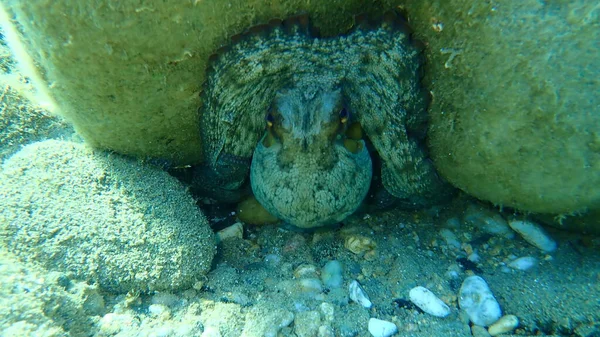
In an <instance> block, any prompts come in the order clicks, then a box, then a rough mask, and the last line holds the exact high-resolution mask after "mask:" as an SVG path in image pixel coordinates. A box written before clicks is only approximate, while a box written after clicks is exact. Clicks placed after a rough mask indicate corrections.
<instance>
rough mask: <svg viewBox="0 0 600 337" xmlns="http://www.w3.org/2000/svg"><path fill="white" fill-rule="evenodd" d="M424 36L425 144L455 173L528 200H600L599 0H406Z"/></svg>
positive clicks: (444, 170) (580, 206)
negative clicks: (429, 96) (427, 118)
mask: <svg viewBox="0 0 600 337" xmlns="http://www.w3.org/2000/svg"><path fill="white" fill-rule="evenodd" d="M405 10H406V12H407V13H408V15H409V18H410V22H411V24H412V26H413V28H414V30H415V33H416V35H417V37H418V38H419V39H421V40H423V41H424V42H425V43H426V45H427V48H426V53H427V64H426V77H425V85H426V86H428V87H429V89H430V90H431V92H432V96H433V100H432V103H431V106H430V133H429V144H430V147H431V153H432V157H433V159H434V162H435V164H436V166H437V168H438V170H439V171H440V172H441V174H442V175H443V176H444V177H445V178H447V179H448V180H449V181H450V182H451V183H453V184H454V185H456V186H457V187H459V188H461V189H462V190H464V191H466V192H467V193H469V194H471V195H474V196H476V197H478V198H480V199H483V200H488V201H491V202H492V203H494V204H497V205H500V206H510V207H514V208H517V209H520V210H523V211H529V212H539V213H554V214H568V213H579V212H585V211H586V210H588V209H600V95H599V94H598V92H599V91H600V58H599V57H598V55H600V47H599V46H600V8H599V7H598V4H597V2H593V1H591V2H590V1H587V0H576V1H537V0H524V1H500V2H498V1H495V2H490V1H464V0H430V1H407V2H406V5H405Z"/></svg>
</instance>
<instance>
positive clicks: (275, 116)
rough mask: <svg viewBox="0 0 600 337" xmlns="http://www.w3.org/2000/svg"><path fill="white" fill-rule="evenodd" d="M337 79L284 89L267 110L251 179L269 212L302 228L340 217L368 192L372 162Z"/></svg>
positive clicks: (259, 198) (346, 214) (339, 219)
mask: <svg viewBox="0 0 600 337" xmlns="http://www.w3.org/2000/svg"><path fill="white" fill-rule="evenodd" d="M345 101H346V100H345V99H344V95H343V91H342V89H341V87H340V85H339V84H337V83H331V82H316V81H311V82H310V83H308V84H296V85H294V86H292V87H289V88H286V89H282V90H281V91H279V92H278V93H277V95H276V96H275V98H274V101H273V104H272V105H271V108H270V109H269V111H268V112H267V113H266V116H265V125H266V131H265V134H264V136H263V137H262V139H261V141H260V142H259V143H258V145H257V146H256V149H255V151H254V156H253V158H252V165H251V175H250V177H251V184H252V190H253V192H254V195H255V197H256V199H257V200H258V201H259V202H260V203H261V204H262V205H263V207H265V208H266V209H267V210H268V211H269V212H270V213H271V214H273V215H275V216H277V217H278V218H280V219H282V220H284V221H286V222H288V223H290V224H292V225H295V226H297V227H301V228H313V227H319V226H324V225H328V224H332V223H336V222H339V221H341V220H343V219H344V218H346V217H347V216H348V215H350V214H351V213H353V212H354V211H355V210H356V209H357V208H358V206H359V205H360V204H361V202H362V200H363V199H364V197H365V196H366V194H367V192H368V190H369V186H370V183H371V175H372V164H371V158H370V156H369V153H368V151H367V149H366V147H365V143H364V141H363V140H362V132H361V130H360V125H359V124H358V123H356V122H354V123H353V120H354V119H353V118H352V117H353V116H351V111H350V110H349V109H348V107H347V106H346V104H345V103H346V102H345Z"/></svg>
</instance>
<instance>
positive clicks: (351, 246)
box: [344, 235, 377, 255]
mask: <svg viewBox="0 0 600 337" xmlns="http://www.w3.org/2000/svg"><path fill="white" fill-rule="evenodd" d="M344 247H346V248H347V249H348V250H349V251H351V252H352V253H354V254H359V255H360V254H363V253H365V252H368V251H371V250H373V249H375V248H376V247H377V244H375V242H374V241H373V240H371V239H369V238H367V237H365V236H362V235H350V236H348V237H347V238H346V240H344Z"/></svg>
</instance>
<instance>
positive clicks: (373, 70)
mask: <svg viewBox="0 0 600 337" xmlns="http://www.w3.org/2000/svg"><path fill="white" fill-rule="evenodd" d="M307 27H308V25H307V24H306V23H304V22H301V20H300V21H293V20H288V21H284V22H283V23H281V22H278V23H271V24H270V25H268V26H263V27H260V28H258V29H254V30H253V31H251V32H249V33H246V34H244V35H242V36H240V37H238V38H237V40H238V41H235V42H234V43H233V44H232V45H230V46H228V47H227V48H226V49H224V50H221V51H220V52H219V55H218V56H217V58H216V59H215V60H214V61H213V63H212V67H211V68H210V69H209V73H208V78H207V82H206V83H205V89H204V91H203V98H204V100H203V102H204V106H203V107H202V108H201V110H200V112H201V115H202V117H201V118H202V120H201V126H202V130H201V131H202V141H203V144H204V152H205V157H206V165H205V168H204V169H202V170H199V172H200V173H201V174H202V175H203V176H204V178H205V181H210V183H211V184H215V185H218V188H219V189H222V190H224V191H231V190H235V189H238V188H240V186H241V185H242V183H243V182H244V181H245V179H247V177H248V174H249V170H250V165H251V166H252V174H251V177H252V187H253V191H254V192H255V195H256V197H257V199H258V201H259V202H260V203H261V204H262V205H263V206H264V207H265V208H266V209H267V210H268V211H269V212H271V213H272V214H274V215H276V216H278V217H280V218H281V219H283V220H285V221H287V222H290V223H291V224H293V225H295V226H298V227H303V228H310V227H316V226H321V225H325V224H328V223H331V222H335V221H340V220H342V219H343V218H344V217H346V216H347V215H348V214H350V213H351V212H353V211H354V210H355V209H356V208H357V207H358V205H359V204H360V202H361V200H362V199H363V198H364V196H365V194H366V191H367V189H368V185H369V183H370V176H371V162H370V159H368V158H367V157H368V154H367V153H366V150H365V146H364V144H363V143H362V140H356V142H357V144H354V145H355V146H351V147H350V150H349V149H348V148H346V147H347V146H344V141H345V140H346V138H347V137H346V136H345V130H346V128H347V125H350V124H351V123H355V122H359V123H360V125H361V126H362V129H363V130H364V132H365V133H366V136H368V138H369V140H370V141H371V143H372V145H373V147H374V148H375V150H376V151H377V154H378V155H379V157H380V158H381V162H382V168H381V178H382V181H383V185H384V187H385V189H386V190H387V191H388V192H389V193H390V194H392V195H393V196H395V197H397V198H400V199H403V200H405V201H408V202H411V203H416V204H426V203H427V200H429V199H430V198H435V197H436V195H437V194H438V192H439V191H440V190H443V189H444V188H445V187H444V186H445V185H444V183H443V182H442V181H440V180H439V178H438V177H437V174H436V173H435V169H434V168H433V166H432V165H431V163H430V162H429V161H428V160H427V159H426V156H425V153H424V151H423V149H422V145H421V142H422V139H421V138H422V135H423V134H424V132H423V131H424V127H425V125H424V121H425V118H426V116H425V109H426V99H425V95H424V92H423V91H422V88H421V87H420V84H419V76H418V71H419V67H420V60H419V52H418V50H417V49H416V48H415V47H414V46H413V45H412V44H411V43H410V42H409V39H408V36H407V34H406V32H405V31H404V30H402V29H400V26H399V25H397V24H396V23H395V22H394V21H390V20H384V21H382V22H381V23H380V24H379V25H377V26H375V27H367V25H364V26H361V25H359V26H357V27H356V28H355V29H354V30H353V31H352V32H350V33H348V34H347V35H345V36H340V37H334V38H325V39H319V38H314V37H312V36H311V35H310V34H309V32H308V28H307ZM344 118H345V120H343V119H344ZM263 137H264V138H263ZM261 139H262V141H261ZM265 145H266V146H265ZM346 145H347V144H346ZM352 149H353V150H352ZM255 150H256V151H255ZM354 152H356V153H354ZM253 154H254V159H252V156H253ZM367 175H368V176H369V178H367V177H366V176H367Z"/></svg>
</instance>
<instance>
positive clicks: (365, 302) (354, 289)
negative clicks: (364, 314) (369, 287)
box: [348, 280, 373, 309]
mask: <svg viewBox="0 0 600 337" xmlns="http://www.w3.org/2000/svg"><path fill="white" fill-rule="evenodd" d="M348 292H350V299H351V300H352V301H354V302H356V303H358V304H360V305H362V306H363V307H365V308H367V309H369V308H371V306H372V305H373V303H371V300H370V299H369V295H367V293H366V292H365V290H364V289H363V288H362V287H361V286H360V284H359V283H358V281H357V280H354V281H352V282H350V285H349V286H348Z"/></svg>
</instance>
